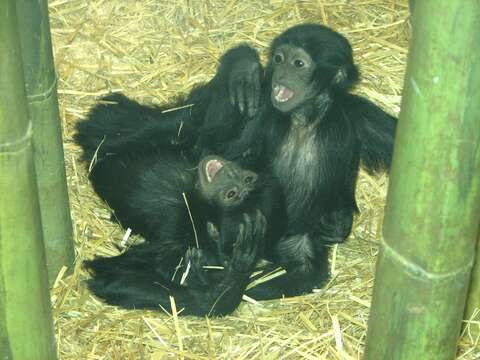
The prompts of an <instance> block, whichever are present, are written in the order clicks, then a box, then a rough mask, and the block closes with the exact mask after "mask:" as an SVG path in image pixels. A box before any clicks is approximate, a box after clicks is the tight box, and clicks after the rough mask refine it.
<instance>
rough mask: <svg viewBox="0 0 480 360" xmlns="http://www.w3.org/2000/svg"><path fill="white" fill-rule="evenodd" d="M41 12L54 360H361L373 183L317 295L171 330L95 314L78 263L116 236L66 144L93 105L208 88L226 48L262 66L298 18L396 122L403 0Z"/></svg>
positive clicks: (167, 318) (114, 312)
mask: <svg viewBox="0 0 480 360" xmlns="http://www.w3.org/2000/svg"><path fill="white" fill-rule="evenodd" d="M49 3H50V4H49V7H50V17H51V19H50V21H51V28H52V36H53V45H54V51H55V62H56V67H57V71H58V76H59V80H58V93H59V101H60V110H61V120H62V123H63V132H64V133H63V135H64V141H65V143H64V146H65V156H66V163H67V171H68V183H69V190H70V200H71V204H72V216H73V219H74V225H75V232H76V235H75V242H76V259H77V261H76V267H75V270H74V273H73V275H72V276H69V277H66V278H64V279H63V280H58V281H57V283H56V285H55V287H54V289H53V292H52V301H53V306H54V316H55V326H56V334H57V341H58V348H59V354H60V359H62V360H67V359H72V360H79V359H122V360H124V359H170V358H182V357H183V358H185V359H280V358H281V359H360V358H361V355H362V352H363V347H364V343H365V335H366V327H367V319H368V312H369V306H370V300H371V290H372V285H373V274H374V267H375V258H376V255H377V252H378V241H379V237H380V233H381V231H380V227H381V223H382V218H383V208H384V204H385V195H386V188H387V177H386V176H385V175H383V176H378V177H371V176H368V175H367V174H365V173H363V172H362V174H361V176H360V178H359V181H358V190H357V199H358V203H359V207H360V214H359V215H358V216H357V218H356V220H355V224H354V229H353V232H352V235H351V236H350V238H349V239H348V241H347V242H346V243H345V244H342V245H340V246H338V248H335V249H334V251H333V255H332V256H333V259H332V274H333V276H332V279H331V281H330V282H329V284H328V285H327V286H326V287H324V288H323V289H321V290H318V291H317V292H315V293H313V294H310V295H306V296H301V297H296V298H290V299H283V300H277V301H269V302H260V303H258V304H251V303H245V302H244V303H243V304H242V305H241V306H240V308H239V309H238V310H237V311H236V312H235V313H234V314H233V315H232V316H227V317H225V318H222V319H205V318H200V319H199V318H192V317H186V318H178V320H176V319H175V318H174V317H172V316H171V315H170V314H168V313H167V312H164V311H161V310H159V311H126V310H120V309H117V308H115V307H110V306H106V305H104V304H102V303H101V302H100V301H98V300H97V299H96V298H94V297H93V296H92V295H91V294H90V293H89V291H88V290H87V289H86V287H85V284H84V280H85V279H87V278H88V274H86V273H85V272H84V271H83V270H82V269H81V263H82V261H83V260H84V259H89V258H92V257H93V256H94V255H104V256H107V255H108V256H110V255H115V254H117V253H118V250H117V248H116V246H115V244H118V243H119V242H120V240H121V238H122V236H123V231H122V229H120V228H119V227H118V226H117V225H115V224H113V223H111V222H110V221H109V218H110V212H109V211H108V208H107V206H106V205H105V204H104V203H102V202H101V201H100V200H99V199H98V197H97V196H96V195H95V194H94V193H93V191H92V188H91V186H90V184H89V182H88V181H87V171H86V168H85V166H84V164H82V163H81V162H80V161H79V155H80V151H79V149H78V148H77V147H76V146H75V145H74V144H73V143H72V135H73V131H74V130H73V129H74V125H75V123H76V122H77V121H80V120H81V119H82V118H83V117H84V116H85V115H86V113H87V111H88V110H89V108H90V107H91V106H92V105H94V104H95V102H96V100H97V99H98V97H99V96H102V95H105V94H107V93H109V92H111V91H123V92H124V93H126V94H127V95H128V96H131V97H134V98H135V99H137V100H138V101H140V102H143V103H156V104H158V103H166V102H168V101H171V100H172V99H173V98H174V97H175V96H178V95H182V94H185V93H187V92H188V91H189V90H190V89H191V87H192V85H194V84H197V83H200V82H205V81H208V80H209V79H210V78H211V77H212V75H213V74H214V72H215V69H216V67H217V65H218V59H219V57H220V56H221V54H223V53H224V52H225V51H226V50H227V49H229V48H230V47H232V46H234V45H236V44H238V43H241V42H248V43H250V44H252V45H253V46H255V47H256V48H257V49H258V50H259V51H260V52H261V54H262V57H263V59H265V55H266V53H267V49H268V44H269V43H270V41H271V40H272V39H273V37H274V36H276V35H278V34H279V33H281V32H282V31H283V30H285V29H286V28H288V27H290V26H292V25H295V24H298V23H304V22H313V23H322V24H326V25H328V26H330V27H332V28H334V29H335V30H337V31H339V32H341V33H342V34H344V35H345V36H346V37H347V38H348V39H349V40H350V41H351V43H352V45H353V48H354V55H355V59H356V61H357V62H358V64H359V65H360V69H361V72H362V82H361V85H360V86H359V87H358V88H357V90H356V91H358V92H359V93H361V94H364V95H365V96H367V97H368V98H370V99H371V100H373V101H375V102H376V103H378V104H379V105H380V106H382V107H384V108H385V109H386V110H388V111H390V112H392V113H394V114H398V111H399V105H400V95H401V89H402V83H403V75H404V70H405V64H406V56H407V48H408V39H409V34H410V25H409V17H408V16H409V12H408V6H407V1H394V0H388V1H378V0H350V1H346V0H331V1H325V0H303V1H289V0H270V1H256V0H242V1H236V0H230V1H225V0H205V1H200V0H177V1H161V0H141V1H134V0H116V1H107V0H89V1H85V0H51V1H49ZM385 321H388V319H385ZM477 324H478V323H477ZM471 326H473V323H472V325H471ZM477 326H478V325H477ZM468 330H469V327H468V326H467V331H466V332H465V334H464V336H463V338H462V340H461V346H460V350H459V353H458V359H477V358H480V351H479V350H478V341H479V340H478V339H474V338H473V337H472V336H471V335H469V331H468ZM419 360H420V359H419Z"/></svg>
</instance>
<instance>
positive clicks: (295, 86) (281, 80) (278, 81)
mask: <svg viewBox="0 0 480 360" xmlns="http://www.w3.org/2000/svg"><path fill="white" fill-rule="evenodd" d="M271 66H272V93H271V100H272V104H273V106H274V107H275V108H277V109H278V110H279V111H281V112H290V111H292V110H294V109H295V108H297V107H298V106H300V105H302V104H303V103H304V102H305V101H307V100H309V99H311V98H313V97H314V96H315V95H316V94H317V91H316V89H315V86H314V84H313V82H312V74H313V72H314V70H315V63H314V61H313V60H312V58H311V57H310V55H309V54H308V53H307V52H306V51H305V50H303V49H302V48H301V47H296V46H294V45H290V44H284V45H280V46H279V47H277V48H276V49H275V51H274V52H273V54H272V59H271Z"/></svg>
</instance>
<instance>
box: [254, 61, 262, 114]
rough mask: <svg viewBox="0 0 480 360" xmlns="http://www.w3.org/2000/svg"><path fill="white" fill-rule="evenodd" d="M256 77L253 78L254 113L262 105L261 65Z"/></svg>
mask: <svg viewBox="0 0 480 360" xmlns="http://www.w3.org/2000/svg"><path fill="white" fill-rule="evenodd" d="M254 76H255V78H254V79H253V88H254V89H253V91H254V93H255V97H254V104H253V108H254V115H255V114H256V113H257V111H258V108H259V106H260V96H261V86H260V67H259V68H258V69H257V71H255V75H254Z"/></svg>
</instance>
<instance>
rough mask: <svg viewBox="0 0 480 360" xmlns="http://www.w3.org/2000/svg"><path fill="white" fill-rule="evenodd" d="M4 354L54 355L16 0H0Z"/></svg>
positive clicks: (0, 340) (40, 359)
mask: <svg viewBox="0 0 480 360" xmlns="http://www.w3.org/2000/svg"><path fill="white" fill-rule="evenodd" d="M0 54H2V55H1V56H0V74H1V76H0V196H1V197H0V199H1V202H0V344H1V349H0V354H1V355H2V359H28V360H47V359H48V360H50V359H55V358H56V347H55V338H54V335H53V323H52V319H51V309H50V299H49V294H48V281H47V271H46V267H45V254H44V247H43V240H42V227H41V220H40V209H39V205H38V200H37V188H36V183H35V172H34V164H33V152H32V128H31V122H30V121H29V119H28V113H27V102H26V97H25V89H24V82H23V72H22V65H21V64H22V63H21V54H20V45H19V40H18V35H17V17H16V12H15V2H14V1H13V0H4V1H0Z"/></svg>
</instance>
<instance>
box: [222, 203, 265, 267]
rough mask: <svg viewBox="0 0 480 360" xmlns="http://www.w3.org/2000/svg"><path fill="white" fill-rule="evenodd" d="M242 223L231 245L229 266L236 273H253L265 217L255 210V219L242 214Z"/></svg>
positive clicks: (261, 240) (263, 235)
mask: <svg viewBox="0 0 480 360" xmlns="http://www.w3.org/2000/svg"><path fill="white" fill-rule="evenodd" d="M243 219H244V222H243V223H242V224H240V225H239V228H238V235H237V240H236V241H235V244H233V252H232V260H231V263H230V266H231V268H232V270H234V271H235V272H237V273H242V274H243V273H248V272H251V271H253V269H254V268H255V265H256V262H257V259H258V251H257V250H258V247H259V245H260V244H261V242H263V239H264V237H265V233H266V229H267V221H266V219H265V216H263V214H262V213H261V212H260V211H259V210H257V211H256V213H255V219H254V220H252V218H251V217H250V215H247V214H243Z"/></svg>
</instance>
